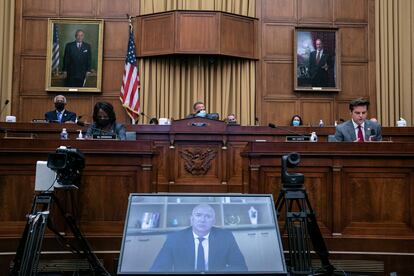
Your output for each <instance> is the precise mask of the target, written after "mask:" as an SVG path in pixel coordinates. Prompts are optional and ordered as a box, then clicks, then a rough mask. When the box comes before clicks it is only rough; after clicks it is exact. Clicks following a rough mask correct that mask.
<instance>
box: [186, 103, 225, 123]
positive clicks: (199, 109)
mask: <svg viewBox="0 0 414 276" xmlns="http://www.w3.org/2000/svg"><path fill="white" fill-rule="evenodd" d="M195 117H202V118H208V119H211V120H218V119H219V117H220V116H219V114H218V113H207V111H206V107H205V105H204V103H203V102H201V101H197V102H195V103H194V104H193V113H191V114H189V115H187V116H186V118H195Z"/></svg>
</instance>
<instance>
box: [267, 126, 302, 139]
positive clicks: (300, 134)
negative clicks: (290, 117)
mask: <svg viewBox="0 0 414 276" xmlns="http://www.w3.org/2000/svg"><path fill="white" fill-rule="evenodd" d="M268 126H269V127H270V128H278V129H280V130H283V131H286V132H289V133H292V134H295V135H297V136H300V137H306V134H303V133H299V132H296V131H293V130H290V129H288V128H284V127H280V126H277V125H275V124H272V123H269V124H268Z"/></svg>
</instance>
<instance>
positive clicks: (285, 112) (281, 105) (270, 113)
mask: <svg viewBox="0 0 414 276" xmlns="http://www.w3.org/2000/svg"><path fill="white" fill-rule="evenodd" d="M263 109H264V110H266V112H264V113H262V117H263V118H260V119H261V121H263V125H267V124H268V123H275V124H276V125H288V124H289V122H290V119H291V118H292V116H293V115H294V114H297V113H298V109H297V108H296V102H295V101H281V100H278V101H274V102H273V101H266V102H265V103H264V105H263Z"/></svg>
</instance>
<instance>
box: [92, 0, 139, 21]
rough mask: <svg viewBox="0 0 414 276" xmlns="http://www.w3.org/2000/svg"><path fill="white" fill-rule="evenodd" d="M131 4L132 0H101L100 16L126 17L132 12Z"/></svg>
mask: <svg viewBox="0 0 414 276" xmlns="http://www.w3.org/2000/svg"><path fill="white" fill-rule="evenodd" d="M131 5H132V3H131V0H116V1H114V0H99V10H98V16H100V17H122V18H125V17H126V14H127V13H128V14H129V13H130V10H131ZM131 15H135V14H131Z"/></svg>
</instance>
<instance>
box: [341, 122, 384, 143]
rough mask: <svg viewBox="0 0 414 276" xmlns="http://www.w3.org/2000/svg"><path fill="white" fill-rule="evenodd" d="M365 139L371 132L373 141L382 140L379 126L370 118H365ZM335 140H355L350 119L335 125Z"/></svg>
mask: <svg viewBox="0 0 414 276" xmlns="http://www.w3.org/2000/svg"><path fill="white" fill-rule="evenodd" d="M364 132H365V139H366V140H368V137H370V136H371V135H372V134H374V135H373V136H374V137H373V140H374V141H382V135H381V126H380V125H379V124H377V123H374V122H372V121H370V120H365V124H364ZM335 140H336V141H338V142H342V141H343V142H354V141H356V140H357V137H356V135H355V128H354V124H353V123H352V120H348V121H346V122H344V123H342V124H340V125H337V126H336V132H335Z"/></svg>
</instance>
